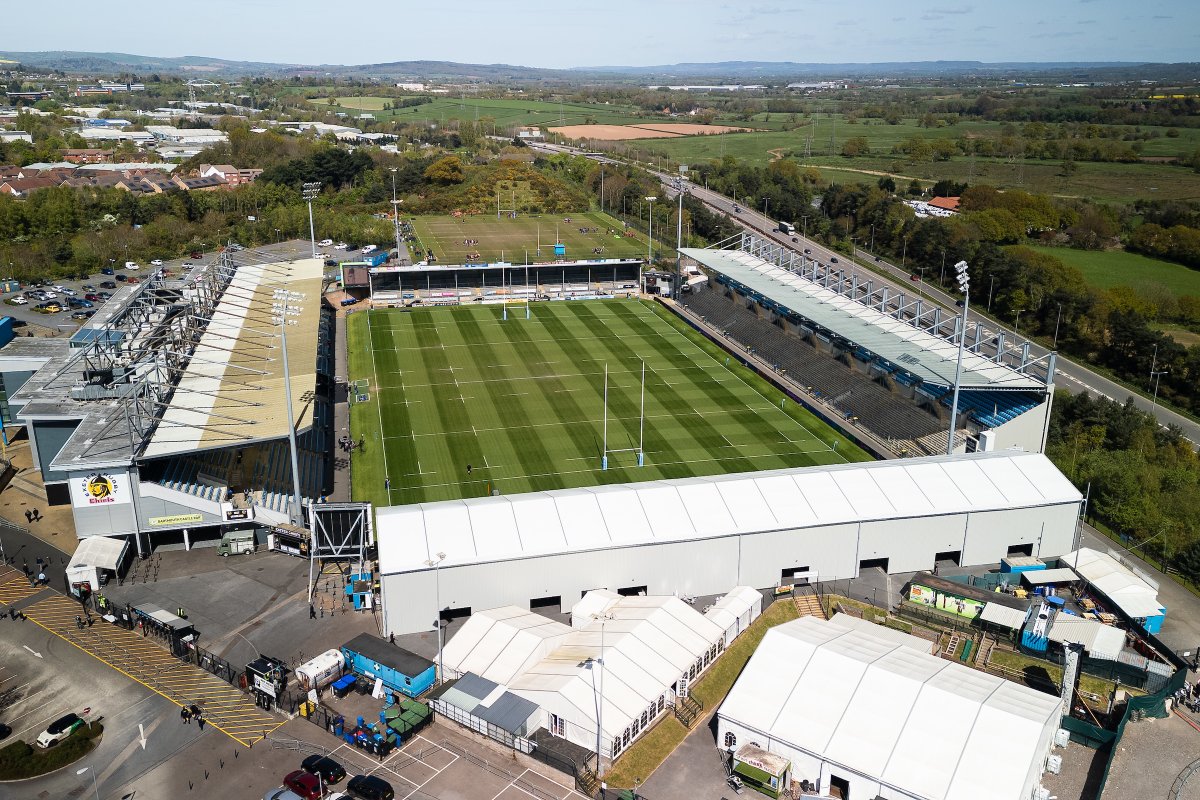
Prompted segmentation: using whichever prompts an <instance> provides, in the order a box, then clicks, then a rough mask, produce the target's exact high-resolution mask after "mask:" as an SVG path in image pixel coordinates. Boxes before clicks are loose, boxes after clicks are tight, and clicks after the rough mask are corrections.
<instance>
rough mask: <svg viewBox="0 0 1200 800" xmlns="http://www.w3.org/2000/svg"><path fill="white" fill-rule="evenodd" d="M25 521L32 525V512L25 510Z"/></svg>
mask: <svg viewBox="0 0 1200 800" xmlns="http://www.w3.org/2000/svg"><path fill="white" fill-rule="evenodd" d="M25 521H26V522H28V523H29V524H31V525H32V524H33V512H32V511H30V510H29V509H28V508H27V509H25Z"/></svg>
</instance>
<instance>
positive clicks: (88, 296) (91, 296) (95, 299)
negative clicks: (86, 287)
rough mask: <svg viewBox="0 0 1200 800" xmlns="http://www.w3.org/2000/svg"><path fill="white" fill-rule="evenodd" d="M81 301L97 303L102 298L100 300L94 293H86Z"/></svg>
mask: <svg viewBox="0 0 1200 800" xmlns="http://www.w3.org/2000/svg"><path fill="white" fill-rule="evenodd" d="M83 299H84V300H91V301H92V302H93V303H99V302H100V301H101V300H103V299H104V298H102V297H101V296H100V295H98V294H96V293H95V292H88V293H87V294H85V295H84V296H83Z"/></svg>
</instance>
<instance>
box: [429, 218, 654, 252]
mask: <svg viewBox="0 0 1200 800" xmlns="http://www.w3.org/2000/svg"><path fill="white" fill-rule="evenodd" d="M568 218H569V219H570V220H571V221H570V222H567V221H566V219H568ZM580 228H597V229H598V232H597V233H580V230H579V229H580ZM610 229H611V230H613V231H617V232H618V233H619V234H620V235H618V234H617V233H609V232H608V231H609V230H610ZM621 229H622V225H621V222H620V220H617V219H614V218H613V217H610V216H608V215H607V214H600V213H584V214H568V215H564V216H561V217H560V216H549V215H544V216H541V217H530V216H518V217H517V218H516V219H508V218H506V217H505V218H501V219H496V215H495V214H478V215H475V216H464V217H450V216H445V215H439V216H430V217H415V218H414V219H413V233H414V234H416V237H417V242H418V244H419V245H420V246H421V248H422V249H423V250H433V254H434V255H435V256H436V257H437V260H438V263H441V264H462V263H464V262H467V261H480V260H482V261H500V260H502V259H506V260H508V261H511V262H512V263H514V264H521V263H524V262H525V260H526V254H528V257H529V260H530V261H541V260H549V259H551V258H553V256H554V249H553V247H554V242H555V239H556V237H557V238H558V239H559V240H560V241H561V242H562V243H563V244H565V245H566V246H567V258H569V259H575V258H593V257H595V256H596V255H597V254H595V253H593V252H592V251H593V250H595V249H597V248H604V250H603V252H602V253H600V254H599V255H600V256H603V257H604V258H624V257H634V258H645V257H646V240H645V239H644V238H641V234H638V233H637V232H636V231H628V232H622V230H621ZM655 238H656V239H657V238H658V237H657V236H656V237H655ZM468 240H470V241H474V242H478V244H470V245H467V244H463V242H465V241H468ZM539 241H540V242H541V248H542V254H541V256H540V257H539V256H538V254H537V250H538V243H539ZM468 253H479V256H480V258H479V259H469V258H467V254H468Z"/></svg>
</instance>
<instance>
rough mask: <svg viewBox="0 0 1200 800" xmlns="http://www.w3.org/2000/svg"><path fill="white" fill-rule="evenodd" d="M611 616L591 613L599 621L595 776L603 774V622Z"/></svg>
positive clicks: (605, 613)
mask: <svg viewBox="0 0 1200 800" xmlns="http://www.w3.org/2000/svg"><path fill="white" fill-rule="evenodd" d="M612 618H613V615H612V612H611V611H606V612H604V613H603V614H592V619H593V620H595V621H596V622H599V623H600V660H599V662H598V663H599V665H600V697H599V700H598V701H597V702H596V777H597V778H599V777H602V776H603V775H604V761H603V759H602V758H601V753H600V751H601V737H603V736H604V673H605V671H606V670H607V667H605V666H604V623H606V622H608V621H609V620H611V619H612Z"/></svg>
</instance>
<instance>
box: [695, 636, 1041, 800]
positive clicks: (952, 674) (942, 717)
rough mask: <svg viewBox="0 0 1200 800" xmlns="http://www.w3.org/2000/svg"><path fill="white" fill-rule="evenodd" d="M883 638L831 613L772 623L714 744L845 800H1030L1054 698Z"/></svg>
mask: <svg viewBox="0 0 1200 800" xmlns="http://www.w3.org/2000/svg"><path fill="white" fill-rule="evenodd" d="M887 633H888V635H886V636H885V635H883V631H882V630H875V629H873V628H872V627H871V626H870V625H869V624H868V625H851V624H846V622H845V621H844V620H841V619H839V618H838V617H835V618H834V619H833V620H830V621H828V622H826V621H824V620H820V619H816V618H814V617H802V618H800V619H798V620H795V621H793V622H789V623H786V624H784V625H780V626H778V627H775V628H772V629H771V630H770V631H768V633H767V635H766V637H765V638H764V639H763V641H762V643H761V644H760V645H759V648H758V650H757V651H756V652H755V654H754V656H753V657H752V658H751V659H750V662H749V663H748V664H747V666H746V668H745V670H744V671H743V672H742V674H741V676H740V677H739V678H738V681H737V683H736V684H735V685H734V687H733V690H732V691H731V692H730V694H729V695H728V697H727V698H726V700H725V702H724V703H723V704H722V705H721V707H720V709H719V711H718V743H719V744H721V745H722V746H724V747H726V748H730V747H737V746H740V745H742V744H745V743H747V742H751V743H755V744H758V745H759V746H760V747H764V748H765V749H767V750H769V751H770V752H772V753H776V754H778V755H781V756H784V757H786V758H788V759H790V760H791V762H792V775H793V779H794V780H801V779H806V780H809V781H810V782H812V783H814V784H817V785H818V786H819V787H820V789H821V790H822V791H827V790H828V788H829V787H830V786H831V785H833V784H834V783H835V782H845V785H846V787H847V788H848V790H849V793H850V796H852V797H874V796H876V795H878V794H884V795H885V796H887V797H889V798H921V800H1001V798H1003V800H1024V799H1025V798H1028V797H1030V796H1031V792H1032V789H1033V787H1034V786H1035V785H1036V784H1037V782H1038V779H1039V778H1040V775H1041V772H1042V765H1043V762H1044V759H1045V757H1046V755H1047V753H1048V752H1049V749H1050V745H1051V742H1052V739H1053V735H1054V731H1055V730H1056V729H1057V728H1058V725H1059V720H1060V718H1061V714H1062V709H1061V705H1062V703H1061V700H1060V699H1059V698H1058V697H1055V696H1053V695H1048V694H1043V693H1041V692H1037V691H1034V690H1032V689H1029V688H1026V687H1024V686H1021V685H1019V684H1016V683H1010V682H1008V681H1005V680H1003V679H1001V678H997V677H994V676H991V675H987V674H985V673H981V672H977V671H975V670H972V669H969V668H967V667H964V666H962V665H960V664H955V663H953V662H950V661H946V660H944V659H940V658H937V657H935V656H932V655H930V654H929V650H928V647H929V643H928V642H925V641H924V640H920V639H916V638H915V637H906V638H907V639H911V640H913V641H910V642H907V643H906V642H904V640H898V639H897V636H896V632H894V631H888V632H887ZM900 635H901V636H905V635H904V634H900Z"/></svg>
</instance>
